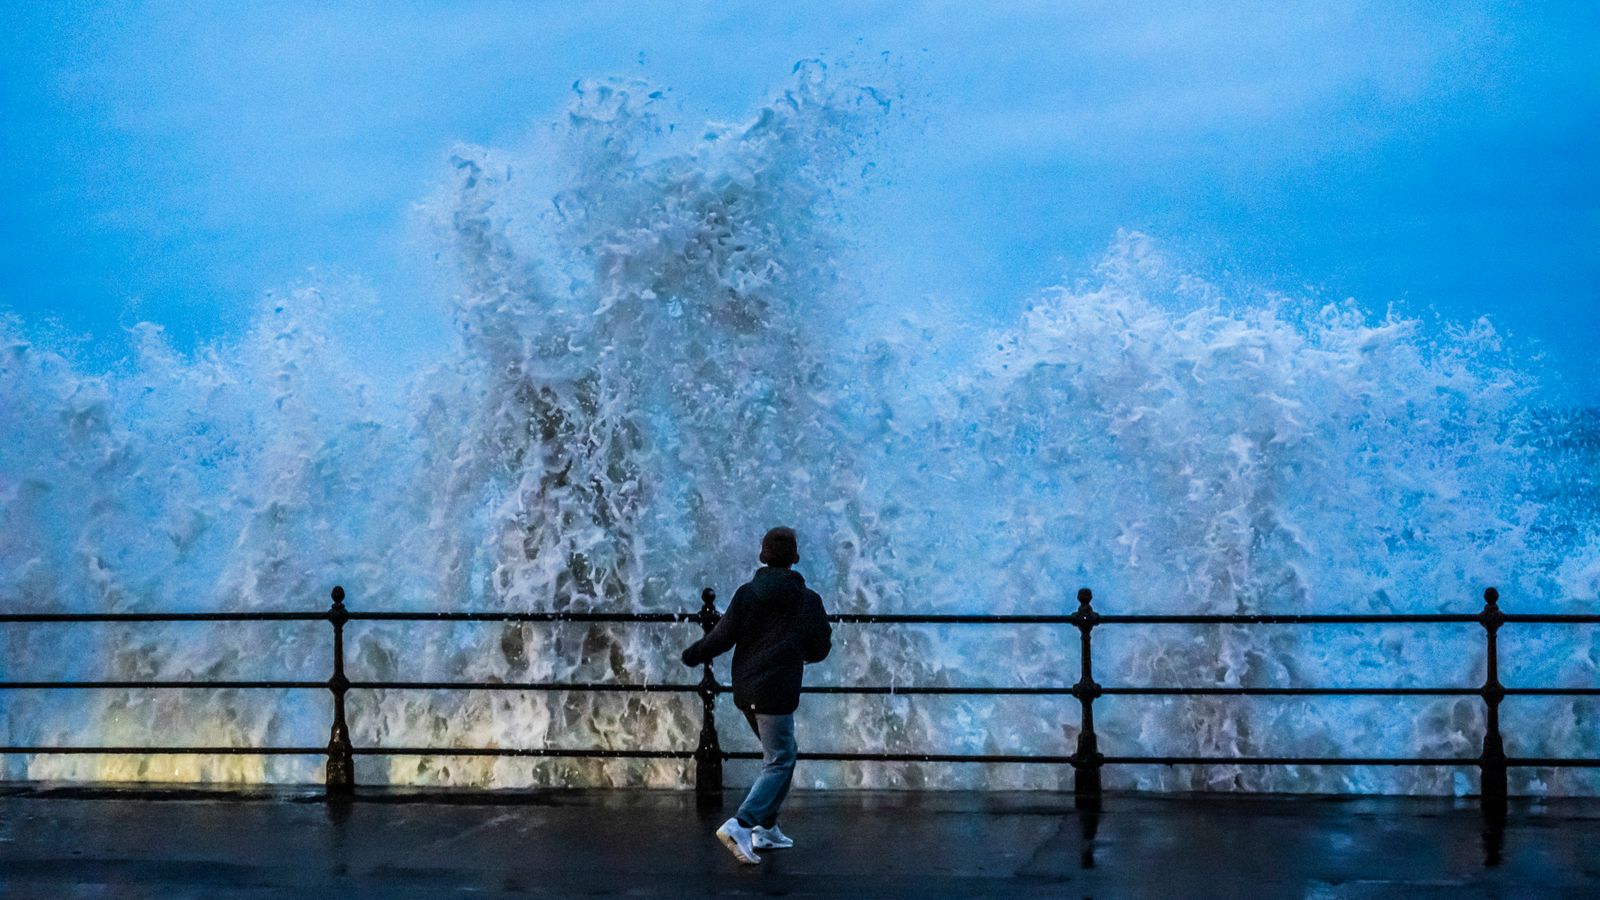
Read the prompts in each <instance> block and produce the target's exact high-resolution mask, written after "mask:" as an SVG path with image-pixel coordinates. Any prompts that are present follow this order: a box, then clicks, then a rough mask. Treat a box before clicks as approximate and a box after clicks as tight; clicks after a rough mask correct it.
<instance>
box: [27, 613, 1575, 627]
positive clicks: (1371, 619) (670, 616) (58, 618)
mask: <svg viewBox="0 0 1600 900" xmlns="http://www.w3.org/2000/svg"><path fill="white" fill-rule="evenodd" d="M345 615H346V618H347V620H348V621H352V622H363V621H364V622H391V621H392V622H602V623H617V624H622V623H628V622H657V623H689V622H696V621H698V620H699V619H698V616H699V614H698V613H687V612H664V613H608V612H517V611H457V612H451V611H438V612H429V611H421V612H404V611H394V612H391V611H361V610H349V611H347V612H346V614H345ZM327 619H328V613H327V612H291V611H251V612H189V613H181V612H150V613H0V624H5V623H52V622H316V621H326V620H327ZM828 620H829V621H830V622H835V623H840V624H856V625H1077V624H1079V623H1080V622H1081V621H1083V620H1082V618H1081V617H1080V616H1078V615H1077V614H1071V615H982V614H966V613H951V614H936V613H929V614H920V613H903V614H902V613H839V614H834V615H830V616H828ZM1501 621H1503V622H1507V623H1524V624H1573V625H1582V624H1590V625H1592V624H1600V614H1588V613H1548V614H1546V613H1505V614H1503V615H1502V617H1501ZM1481 622H1482V618H1481V616H1480V615H1478V614H1476V613H1370V614H1368V613H1327V614H1321V613H1312V614H1277V613H1238V614H1223V613H1218V614H1173V615H1165V614H1150V615H1144V614H1137V615H1133V614H1130V615H1096V616H1094V617H1093V624H1095V625H1097V626H1098V625H1385V624H1389V625H1396V624H1407V623H1410V624H1425V623H1433V624H1462V625H1470V624H1475V623H1481Z"/></svg>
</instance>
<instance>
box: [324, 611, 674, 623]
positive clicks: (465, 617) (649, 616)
mask: <svg viewBox="0 0 1600 900" xmlns="http://www.w3.org/2000/svg"><path fill="white" fill-rule="evenodd" d="M698 615H699V614H698V613H683V612H675V613H606V612H513V611H509V610H507V611H504V612H501V611H493V612H472V611H461V612H365V611H356V610H351V611H350V612H349V613H348V614H347V617H348V619H349V620H350V621H352V622H618V623H622V622H669V623H681V622H697V621H699V620H698ZM325 617H326V616H324V618H325Z"/></svg>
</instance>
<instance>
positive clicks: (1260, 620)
mask: <svg viewBox="0 0 1600 900" xmlns="http://www.w3.org/2000/svg"><path fill="white" fill-rule="evenodd" d="M1479 621H1480V619H1479V618H1478V615H1477V614H1476V613H1472V614H1469V613H1370V614H1369V613H1326V614H1324V613H1308V614H1304V615H1301V614H1278V613H1236V614H1223V613H1218V614H1215V615H1212V614H1173V615H1164V614H1163V615H1154V614H1152V615H1106V616H1097V617H1096V618H1095V624H1096V625H1399V624H1457V625H1475V624H1478V623H1479Z"/></svg>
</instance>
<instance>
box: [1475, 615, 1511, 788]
mask: <svg viewBox="0 0 1600 900" xmlns="http://www.w3.org/2000/svg"><path fill="white" fill-rule="evenodd" d="M1478 622H1479V623H1481V624H1482V625H1483V630H1484V632H1485V634H1486V636H1487V638H1488V652H1487V662H1488V665H1487V672H1486V673H1485V674H1484V678H1483V688H1482V689H1481V690H1480V691H1479V693H1480V694H1482V695H1483V703H1484V706H1485V709H1486V712H1487V716H1486V719H1485V722H1484V729H1483V754H1482V755H1481V756H1479V757H1478V773H1479V782H1480V784H1481V785H1482V790H1483V809H1484V812H1486V813H1488V814H1489V815H1490V816H1491V817H1503V816H1504V815H1505V808H1506V745H1505V741H1504V740H1502V739H1501V737H1500V701H1501V700H1503V699H1505V696H1506V689H1505V687H1504V686H1502V685H1501V684H1500V641H1499V632H1500V626H1501V625H1502V624H1504V622H1505V614H1504V613H1502V612H1500V592H1499V591H1497V590H1495V589H1494V588H1489V589H1487V590H1485V591H1484V592H1483V612H1481V613H1479V614H1478Z"/></svg>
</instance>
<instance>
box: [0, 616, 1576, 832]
mask: <svg viewBox="0 0 1600 900" xmlns="http://www.w3.org/2000/svg"><path fill="white" fill-rule="evenodd" d="M344 598H345V593H344V589H343V588H341V587H335V588H334V589H333V593H332V601H333V602H332V604H331V605H330V606H329V608H328V610H327V611H325V612H196V613H4V614H0V624H6V623H90V622H311V621H326V622H328V623H329V624H330V625H331V626H332V629H333V648H332V649H333V654H332V674H331V676H330V677H329V678H328V679H327V680H326V681H304V680H301V681H292V680H154V679H146V680H115V681H8V682H0V690H22V689H28V690H32V689H48V690H62V689H80V690H81V689H129V690H142V689H190V688H205V689H217V688H237V689H277V690H300V689H305V690H327V691H329V692H330V693H331V694H332V698H333V723H332V728H331V730H330V734H329V739H328V744H327V746H326V747H316V746H307V747H242V746H221V747H212V746H188V747H180V746H152V747H127V746H54V745H49V746H46V745H36V746H0V754H141V755H143V754H152V755H153V754H196V755H211V754H226V755H280V756H292V755H306V756H309V755H317V756H326V758H327V770H326V779H325V783H326V787H327V792H328V795H329V796H330V797H342V796H349V795H350V794H351V793H352V792H353V790H354V787H355V782H356V779H355V757H357V756H502V757H576V758H589V759H682V760H691V759H692V760H693V761H694V763H695V786H696V790H697V792H698V793H699V795H700V796H701V797H702V798H705V799H708V800H716V799H717V798H720V795H721V791H722V764H723V762H724V761H725V760H728V759H758V758H760V754H759V753H750V752H728V751H725V750H723V749H722V745H721V742H720V740H719V738H718V734H717V723H716V708H715V706H716V698H717V695H718V694H725V693H730V692H731V688H729V687H727V686H724V685H722V684H719V683H718V682H717V679H716V676H715V675H714V674H713V672H712V669H711V665H710V664H709V663H707V664H705V665H704V666H703V667H702V669H701V675H700V680H699V681H698V682H697V683H655V684H629V683H617V682H567V681H494V682H485V681H372V680H354V681H353V680H351V679H350V678H349V677H348V676H346V674H345V659H344V629H345V625H346V624H347V623H349V622H362V621H364V622H395V621H398V622H527V623H531V622H596V623H689V622H693V623H697V624H699V626H700V628H701V629H702V631H704V632H710V631H711V629H712V627H713V626H715V625H716V623H717V620H718V619H719V614H718V612H717V608H716V595H715V593H714V592H713V591H712V590H711V589H710V588H706V589H705V590H704V591H703V592H702V594H701V607H700V610H699V611H698V612H694V613H687V612H685V613H600V612H376V611H374V612H367V611H353V610H349V609H347V608H346V607H345V605H344ZM1483 598H1484V605H1483V609H1482V610H1481V611H1480V612H1477V613H1473V614H1466V613H1463V614H1452V613H1396V614H1352V615H1343V614H1333V615H1323V614H1318V615H1271V614H1259V615H1258V614H1238V615H1183V614H1178V615H1102V614H1101V613H1099V612H1097V611H1096V610H1095V609H1094V607H1093V605H1092V600H1093V597H1092V595H1091V593H1090V591H1089V590H1088V589H1087V588H1084V589H1082V590H1080V591H1078V607H1077V610H1076V611H1074V612H1073V613H1071V614H1068V615H934V614H929V615H920V614H892V615H891V614H885V615H875V614H844V615H832V616H829V617H828V618H829V620H830V621H832V622H835V623H841V624H863V625H891V624H903V625H1067V626H1072V627H1074V628H1076V629H1077V630H1078V634H1079V647H1080V654H1079V678H1078V681H1077V682H1076V683H1074V684H1071V685H1059V686H1047V687H990V686H968V687H962V686H943V685H938V686H919V685H828V686H814V687H807V688H805V689H804V690H805V692H806V693H813V694H890V695H972V696H1071V697H1073V698H1075V699H1076V700H1077V702H1078V704H1079V708H1080V711H1081V720H1080V727H1079V730H1078V737H1077V746H1076V747H1075V748H1074V749H1073V751H1072V752H1071V753H1063V754H1020V753H1019V754H973V753H878V752H824V753H802V754H800V758H802V759H815V760H834V761H845V762H873V761H876V762H930V763H934V762H936V763H1043V764H1054V765H1068V766H1071V767H1072V769H1073V772H1074V778H1073V793H1074V796H1075V799H1076V801H1077V802H1078V803H1079V805H1082V806H1086V807H1090V808H1094V807H1097V806H1098V804H1099V802H1100V798H1101V793H1102V788H1101V770H1102V769H1103V768H1104V767H1105V766H1108V765H1193V764H1200V765H1271V766H1302V765H1337V766H1450V767H1476V768H1477V769H1478V770H1479V773H1480V778H1481V780H1480V785H1481V797H1482V800H1483V803H1484V806H1485V809H1486V810H1488V811H1494V810H1499V811H1501V812H1502V813H1503V810H1504V805H1505V801H1506V793H1507V783H1506V771H1507V769H1509V768H1513V767H1540V768H1565V767H1600V759H1594V758H1544V757H1512V756H1507V755H1506V751H1505V741H1504V738H1503V735H1502V734H1501V729H1500V704H1501V703H1502V701H1504V699H1505V698H1506V697H1510V696H1600V687H1587V688H1583V687H1510V688H1508V687H1505V686H1504V685H1502V684H1501V683H1500V650H1499V639H1498V635H1499V631H1500V628H1501V627H1502V626H1503V625H1506V624H1510V623H1530V624H1566V625H1576V624H1591V625H1592V624H1600V615H1586V614H1509V613H1505V612H1502V611H1501V610H1500V605H1499V599H1500V598H1499V593H1498V592H1497V591H1496V590H1495V589H1494V588H1489V589H1488V590H1486V591H1484V594H1483ZM1404 624H1416V625H1424V624H1426V625H1436V624H1476V625H1479V626H1481V627H1482V628H1483V631H1484V637H1485V677H1484V682H1483V684H1482V685H1481V686H1477V687H1465V686H1462V687H1456V686H1450V687H1394V688H1388V687H1243V686H1238V687H1235V686H1218V687H1162V686H1143V687H1141V686H1109V687H1108V686H1104V685H1101V684H1098V683H1097V682H1096V681H1095V680H1094V667H1093V642H1092V637H1093V634H1094V631H1095V629H1097V628H1103V627H1108V626H1113V625H1119V626H1120V625H1404ZM352 690H385V691H387V690H421V691H434V690H473V691H579V692H642V693H680V694H695V695H697V696H698V697H699V698H700V706H701V725H700V734H699V741H698V743H697V745H696V747H695V748H694V749H693V750H688V749H633V750H617V749H607V748H575V749H574V748H553V747H529V748H520V747H433V746H415V747H369V746H356V745H354V744H353V743H352V741H351V739H350V729H349V725H348V722H347V719H346V709H345V704H346V695H347V694H348V693H349V692H350V691H352ZM1117 696H1179V697H1191V696H1192V697H1217V696H1237V697H1327V696H1380V697H1405V696H1421V697H1441V696H1442V697H1450V696H1463V697H1470V696H1476V697H1480V698H1481V699H1482V700H1483V703H1484V706H1485V711H1486V716H1485V723H1484V733H1483V740H1482V752H1481V753H1480V754H1479V755H1478V756H1477V757H1423V756H1407V757H1372V756H1360V757H1355V756H1343V757H1303V756H1200V755H1189V756H1159V755H1117V754H1112V755H1107V754H1103V753H1101V752H1100V746H1099V738H1098V735H1097V734H1096V733H1095V726H1094V709H1095V706H1094V705H1095V701H1096V700H1098V699H1100V698H1103V697H1117Z"/></svg>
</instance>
